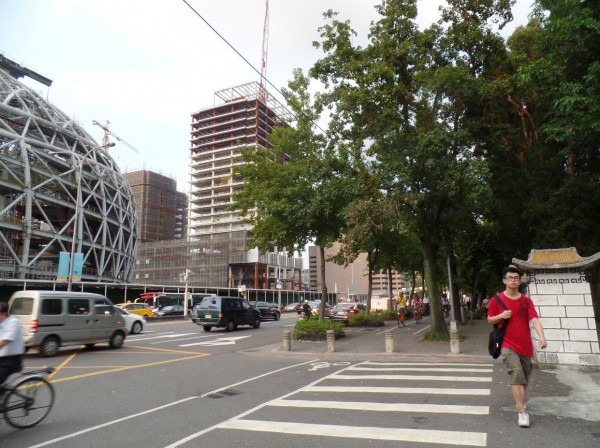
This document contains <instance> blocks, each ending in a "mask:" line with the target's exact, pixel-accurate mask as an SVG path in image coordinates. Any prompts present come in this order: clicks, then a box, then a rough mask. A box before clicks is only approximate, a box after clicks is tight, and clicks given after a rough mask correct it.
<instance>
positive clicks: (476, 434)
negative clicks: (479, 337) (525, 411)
mask: <svg viewBox="0 0 600 448" xmlns="http://www.w3.org/2000/svg"><path fill="white" fill-rule="evenodd" d="M492 374H493V364H486V363H468V362H464V363H461V362H454V363H445V362H432V363H427V362H374V361H368V362H362V363H359V364H356V365H350V366H348V367H346V368H342V369H340V370H339V371H337V372H335V373H333V374H331V375H328V376H326V377H324V378H321V379H319V380H318V381H315V382H314V383H313V384H310V385H307V386H306V387H303V388H301V389H299V390H297V391H294V392H292V393H290V394H288V395H286V396H284V397H282V398H279V399H276V400H272V401H269V402H267V403H265V404H264V405H262V406H259V407H258V408H255V409H253V410H252V411H251V412H247V413H244V414H242V416H240V417H238V418H234V419H231V420H228V421H226V422H224V423H222V424H220V425H218V426H217V428H219V429H225V430H236V431H245V432H255V433H272V434H289V435H292V434H298V435H303V436H318V437H332V438H338V439H339V438H348V439H357V440H360V439H362V440H371V441H382V443H385V442H383V441H393V442H405V443H412V444H416V445H415V446H418V445H419V444H421V445H423V446H475V447H477V446H479V447H482V446H487V433H486V431H485V428H486V422H485V419H482V417H485V416H487V415H489V399H490V395H491V390H490V386H491V382H492ZM334 411H335V412H334ZM465 422H469V424H465ZM471 422H475V423H474V424H473V423H471ZM245 437H247V435H245ZM412 444H411V446H413V445H412ZM382 446H388V445H382Z"/></svg>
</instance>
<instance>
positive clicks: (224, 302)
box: [196, 296, 261, 331]
mask: <svg viewBox="0 0 600 448" xmlns="http://www.w3.org/2000/svg"><path fill="white" fill-rule="evenodd" d="M197 312H198V319H197V321H196V323H197V324H198V325H201V326H202V328H203V329H204V331H210V330H211V329H212V327H221V328H223V327H224V328H225V331H233V330H235V329H236V328H237V327H238V325H250V326H252V327H254V328H259V327H260V322H261V318H260V311H258V310H257V309H255V308H253V307H252V305H250V303H249V302H248V301H247V300H245V299H242V298H241V297H220V296H216V297H206V298H204V299H203V300H202V302H200V306H199V307H198V311H197Z"/></svg>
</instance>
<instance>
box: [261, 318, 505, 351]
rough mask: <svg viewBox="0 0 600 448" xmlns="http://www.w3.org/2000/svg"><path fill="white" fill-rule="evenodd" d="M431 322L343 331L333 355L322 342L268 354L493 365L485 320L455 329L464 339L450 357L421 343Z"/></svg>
mask: <svg viewBox="0 0 600 448" xmlns="http://www.w3.org/2000/svg"><path fill="white" fill-rule="evenodd" d="M429 324H430V318H429V317H426V318H424V319H423V320H422V322H421V323H420V324H419V325H416V324H415V322H414V321H413V320H409V321H407V323H406V326H405V327H402V328H398V326H397V324H396V322H395V321H386V322H385V325H384V326H383V327H377V328H370V327H369V328H353V327H346V329H345V333H346V336H345V337H342V338H340V339H337V340H336V341H335V353H327V343H326V342H325V341H319V342H312V341H292V350H291V352H284V351H283V350H282V346H281V345H279V346H278V347H276V348H274V349H272V350H271V352H273V353H279V354H285V353H289V354H313V355H323V356H340V357H362V358H364V357H365V355H368V356H371V357H373V356H375V357H379V356H387V357H420V358H422V357H436V358H439V357H442V358H445V357H447V358H450V359H456V358H469V359H477V360H481V361H485V362H490V361H491V362H494V360H493V359H492V358H491V357H490V356H489V354H488V353H487V340H488V334H489V332H490V331H491V327H490V325H489V324H488V323H487V322H486V321H485V320H477V321H472V322H471V323H469V324H467V325H457V328H458V331H459V333H460V334H461V335H464V336H465V338H464V340H463V341H461V342H460V353H459V354H452V353H450V343H449V342H423V341H421V337H422V335H423V334H424V333H426V332H427V331H428V330H429ZM387 332H392V334H393V341H394V350H393V353H386V345H385V340H386V333H387Z"/></svg>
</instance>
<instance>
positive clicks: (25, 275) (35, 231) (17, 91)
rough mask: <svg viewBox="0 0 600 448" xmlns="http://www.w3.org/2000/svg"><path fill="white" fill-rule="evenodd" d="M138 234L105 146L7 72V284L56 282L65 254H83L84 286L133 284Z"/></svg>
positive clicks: (2, 123)
mask: <svg viewBox="0 0 600 448" xmlns="http://www.w3.org/2000/svg"><path fill="white" fill-rule="evenodd" d="M78 193H80V195H79V196H78ZM78 199H79V201H78ZM74 229H75V232H73V230H74ZM137 231H138V221H137V218H136V212H135V207H134V203H133V194H132V191H131V189H130V187H129V185H128V184H127V182H125V180H124V179H123V176H122V175H121V173H120V172H119V168H118V166H117V164H116V163H115V161H114V160H113V159H112V158H111V157H110V155H109V154H108V152H107V151H106V150H105V148H103V147H102V146H99V145H98V143H96V142H95V141H94V140H93V139H92V138H91V137H90V135H89V134H87V133H86V132H85V131H84V130H83V128H82V127H81V126H79V125H78V124H76V123H75V122H74V121H73V120H72V119H70V118H69V117H67V116H66V115H65V114H64V113H63V112H61V111H60V110H58V109H57V108H56V107H54V106H52V105H51V104H50V103H49V102H48V101H46V100H44V99H43V98H42V97H41V96H40V95H39V94H37V93H36V92H35V91H34V90H32V89H30V88H29V87H27V86H25V85H24V84H22V83H20V82H18V81H17V80H16V79H15V78H13V77H12V76H11V75H9V74H8V73H7V72H5V71H3V70H1V69H0V279H21V280H26V279H45V280H54V279H55V278H56V277H57V272H58V262H59V254H60V252H66V253H71V252H75V253H82V254H83V260H84V261H83V268H82V272H81V281H84V282H103V283H128V282H129V280H130V278H131V274H132V272H133V268H134V265H135V256H136V252H137ZM73 244H74V247H73Z"/></svg>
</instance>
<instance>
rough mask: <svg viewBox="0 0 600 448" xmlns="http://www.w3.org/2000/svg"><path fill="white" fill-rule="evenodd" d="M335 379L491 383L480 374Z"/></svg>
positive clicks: (354, 376)
mask: <svg viewBox="0 0 600 448" xmlns="http://www.w3.org/2000/svg"><path fill="white" fill-rule="evenodd" d="M331 379H335V380H408V381H472V382H474V383H491V382H492V379H491V378H488V377H481V376H446V375H439V376H437V375H332V376H331Z"/></svg>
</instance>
